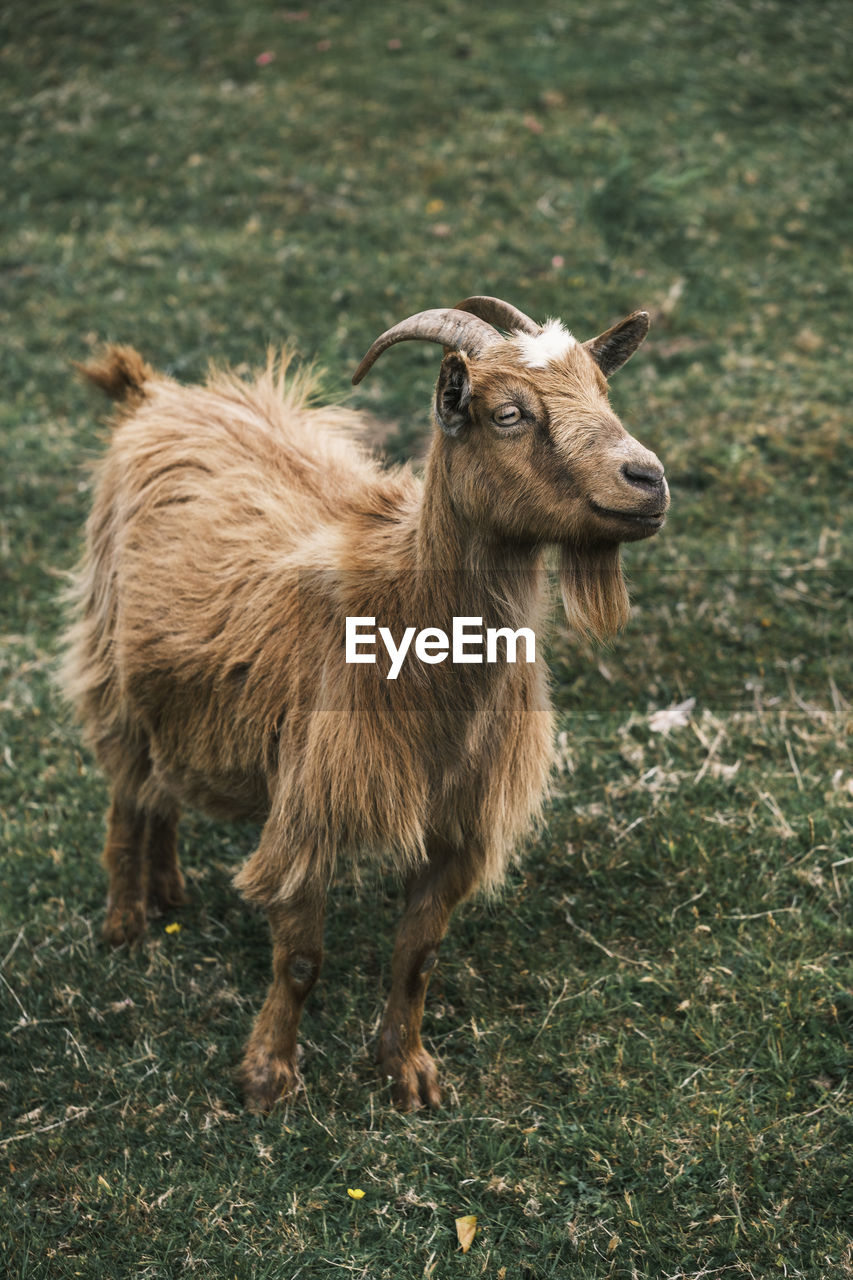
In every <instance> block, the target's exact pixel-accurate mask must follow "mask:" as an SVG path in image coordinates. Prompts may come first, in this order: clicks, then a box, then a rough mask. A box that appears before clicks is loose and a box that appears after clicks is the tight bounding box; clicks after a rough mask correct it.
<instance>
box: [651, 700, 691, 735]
mask: <svg viewBox="0 0 853 1280" xmlns="http://www.w3.org/2000/svg"><path fill="white" fill-rule="evenodd" d="M695 706H696V699H695V698H687V699H685V701H684V702H677V703H675V704H674V705H673V706H671V707H665V708H664V710H662V711H655V712H653V714H652V715H650V716H649V728H650V729H651V731H652V733H669V731H670V729H683V728H684V726H685V725H686V724H689V723H690V715H691V712H692V711H693V708H694V707H695Z"/></svg>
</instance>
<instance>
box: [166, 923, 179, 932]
mask: <svg viewBox="0 0 853 1280" xmlns="http://www.w3.org/2000/svg"><path fill="white" fill-rule="evenodd" d="M166 932H167V933H180V932H181V926H180V925H179V924H178V922H177V920H174V921H173V922H172V924H167V925H166Z"/></svg>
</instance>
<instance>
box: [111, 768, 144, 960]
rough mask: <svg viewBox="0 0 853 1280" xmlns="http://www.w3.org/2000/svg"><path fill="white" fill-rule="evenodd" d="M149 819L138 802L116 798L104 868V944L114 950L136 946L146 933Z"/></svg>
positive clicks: (114, 797) (120, 795) (116, 794)
mask: <svg viewBox="0 0 853 1280" xmlns="http://www.w3.org/2000/svg"><path fill="white" fill-rule="evenodd" d="M146 827H147V817H146V814H145V810H144V809H141V808H140V807H139V805H138V804H137V802H136V800H135V799H128V798H127V797H125V796H124V795H122V794H121V793H118V792H117V793H115V794H114V795H113V800H112V804H111V805H110V812H109V816H108V818H107V840H106V844H105V845H104V865H105V866H106V868H107V874H108V876H109V888H108V890H107V916H106V920H105V921H104V928H103V936H104V941H105V942H108V943H109V944H110V946H114V947H117V946H120V945H121V944H122V943H124V942H134V941H135V940H136V939H137V938H138V937H140V935H141V934H143V933H144V932H145V924H146V897H147V880H148V876H147V866H146V856H145V835H146Z"/></svg>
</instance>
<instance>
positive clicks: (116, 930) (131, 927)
mask: <svg viewBox="0 0 853 1280" xmlns="http://www.w3.org/2000/svg"><path fill="white" fill-rule="evenodd" d="M146 927H147V920H146V914H145V904H144V903H142V902H134V903H131V904H130V906H126V907H111V906H108V907H107V918H106V920H105V921H104V927H103V929H102V930H101V937H102V938H103V940H104V942H106V944H107V946H109V947H121V946H124V945H125V944H127V943H131V942H136V941H138V939H139V938H141V937H142V935H143V933H144V932H145V929H146Z"/></svg>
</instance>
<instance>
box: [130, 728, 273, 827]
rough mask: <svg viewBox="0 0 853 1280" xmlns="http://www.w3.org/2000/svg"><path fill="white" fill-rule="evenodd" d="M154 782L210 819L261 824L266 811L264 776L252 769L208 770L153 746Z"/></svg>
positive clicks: (266, 800) (267, 796)
mask: <svg viewBox="0 0 853 1280" xmlns="http://www.w3.org/2000/svg"><path fill="white" fill-rule="evenodd" d="M152 747H153V750H152V753H151V754H152V764H153V783H154V786H155V788H156V789H157V791H159V792H166V793H168V794H169V795H170V796H173V797H174V798H175V799H177V800H179V801H180V802H181V803H182V804H185V805H187V806H188V807H189V808H191V809H201V810H202V811H203V812H205V813H208V814H210V816H211V817H213V818H226V819H230V820H233V821H237V820H240V819H253V820H255V821H258V822H263V821H264V820H265V819H266V816H267V813H268V812H269V805H270V800H269V791H268V788H267V784H266V779H265V777H264V775H263V774H262V773H261V772H259V771H255V770H253V769H246V770H237V769H230V770H221V771H211V770H210V769H209V768H207V767H206V768H205V769H204V770H201V769H199V768H197V767H194V766H193V764H192V762H190V761H180V760H175V759H174V758H166V757H164V756H163V755H162V754H161V753H159V752H158V751H157V748H156V744H152Z"/></svg>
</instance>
